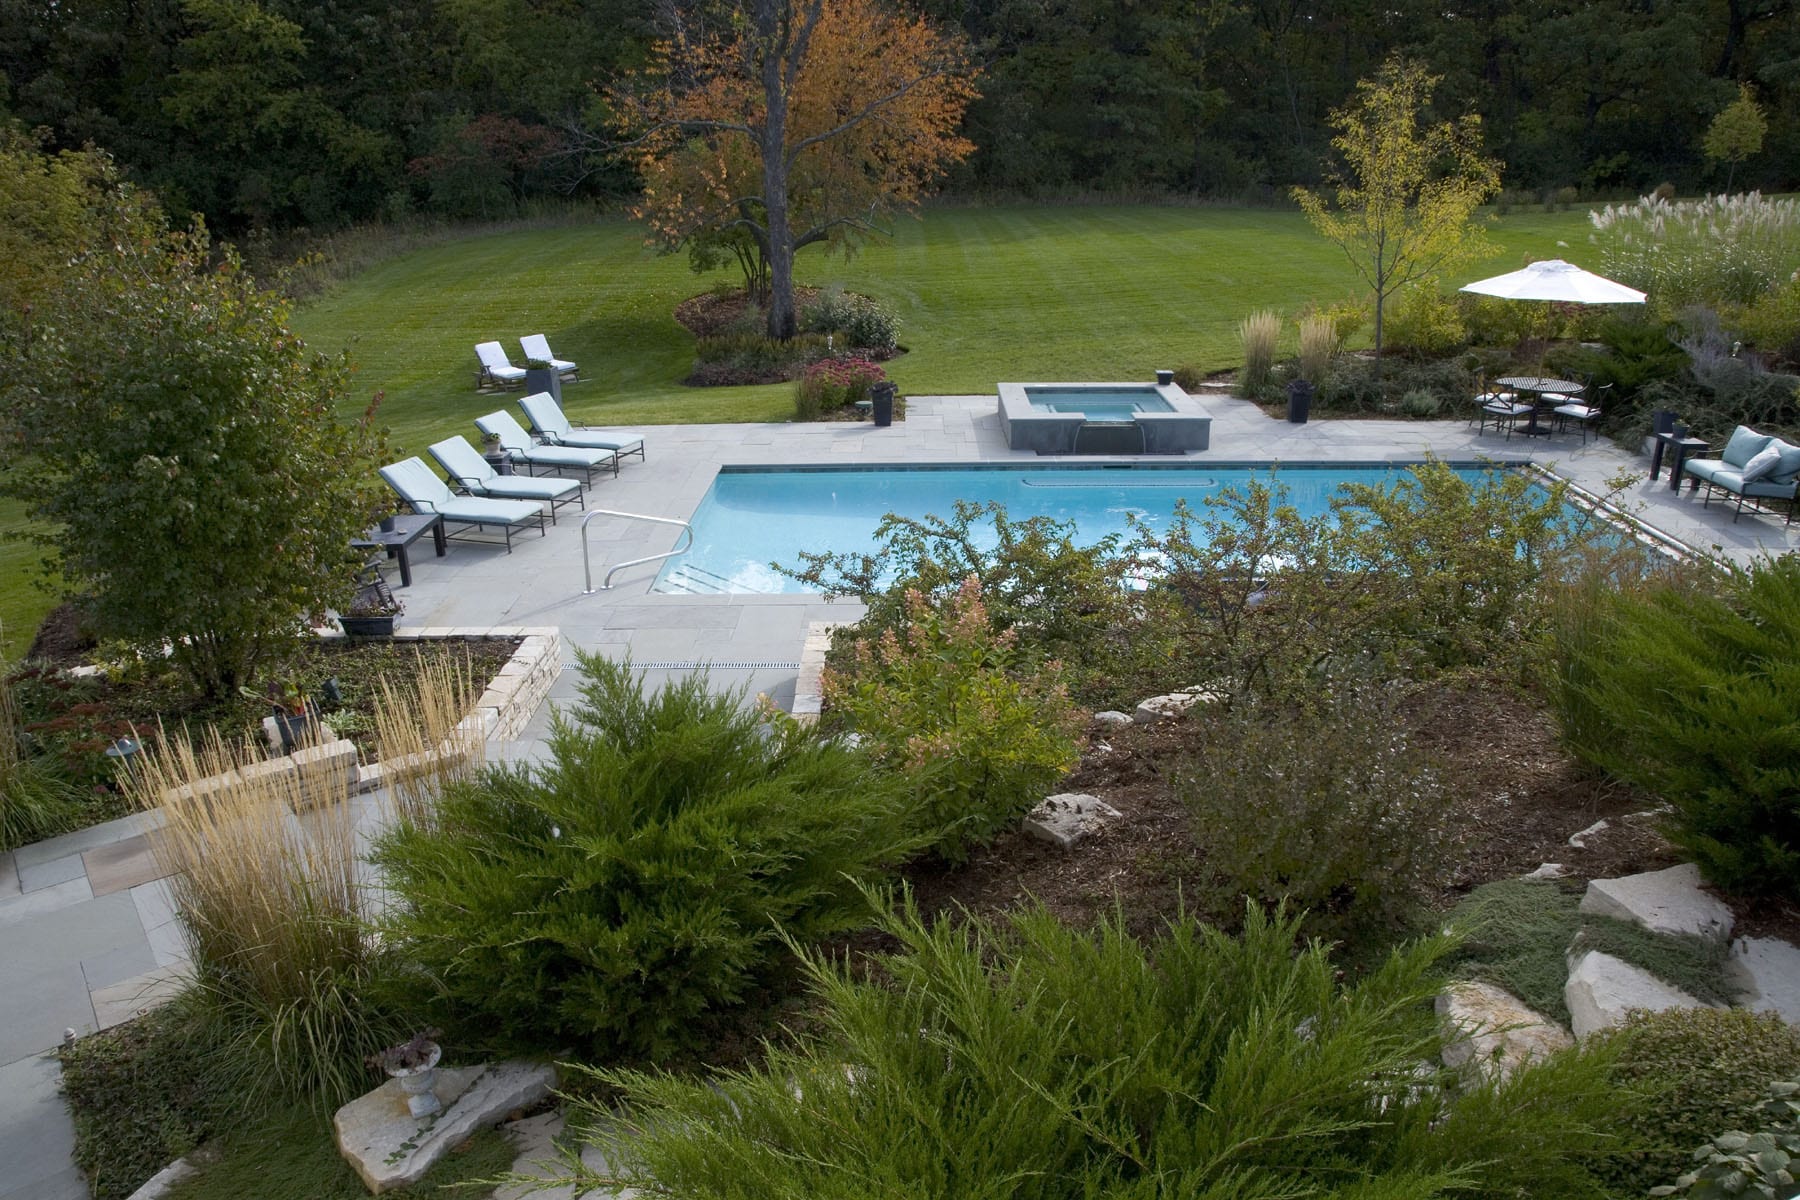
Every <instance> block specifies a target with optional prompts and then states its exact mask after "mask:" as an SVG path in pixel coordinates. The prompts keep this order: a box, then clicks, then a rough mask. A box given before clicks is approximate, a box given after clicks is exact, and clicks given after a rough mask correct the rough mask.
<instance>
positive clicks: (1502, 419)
mask: <svg viewBox="0 0 1800 1200" xmlns="http://www.w3.org/2000/svg"><path fill="white" fill-rule="evenodd" d="M1536 411H1537V406H1536V405H1532V404H1526V403H1525V402H1523V401H1522V400H1520V399H1519V397H1518V394H1517V393H1516V392H1495V391H1489V390H1488V386H1487V380H1485V379H1482V380H1478V381H1477V382H1476V393H1475V415H1474V416H1473V417H1471V418H1470V420H1472V421H1480V422H1481V428H1479V429H1477V430H1476V432H1477V433H1485V432H1486V431H1487V427H1488V426H1489V425H1492V426H1493V427H1494V432H1495V433H1499V432H1500V430H1501V428H1502V427H1503V426H1504V427H1505V429H1506V438H1507V440H1508V441H1511V440H1512V431H1513V426H1515V425H1517V424H1518V423H1519V422H1520V421H1521V420H1522V419H1524V418H1526V417H1529V416H1531V414H1532V413H1534V412H1536Z"/></svg>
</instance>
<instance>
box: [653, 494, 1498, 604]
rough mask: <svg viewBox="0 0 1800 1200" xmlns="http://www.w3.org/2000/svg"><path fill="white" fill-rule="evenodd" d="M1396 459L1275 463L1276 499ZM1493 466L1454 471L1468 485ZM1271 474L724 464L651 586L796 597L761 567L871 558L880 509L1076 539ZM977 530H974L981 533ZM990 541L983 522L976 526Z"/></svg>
mask: <svg viewBox="0 0 1800 1200" xmlns="http://www.w3.org/2000/svg"><path fill="white" fill-rule="evenodd" d="M1406 465H1407V464H1404V463H1402V464H1394V465H1391V466H1390V465H1382V466H1363V467H1343V466H1330V467H1306V466H1294V465H1283V466H1282V467H1281V468H1280V471H1279V473H1278V476H1277V477H1278V479H1279V482H1280V483H1281V485H1282V486H1283V487H1285V488H1286V489H1287V497H1286V502H1287V503H1289V504H1291V505H1293V506H1294V507H1295V508H1296V509H1298V510H1299V512H1300V513H1301V515H1302V516H1305V517H1315V516H1323V515H1325V514H1326V513H1328V512H1329V511H1330V501H1331V498H1332V496H1333V495H1335V494H1336V493H1337V490H1338V488H1339V487H1341V486H1342V485H1344V484H1346V483H1372V484H1381V483H1392V482H1394V481H1395V480H1396V479H1397V478H1398V477H1399V476H1400V475H1401V474H1403V473H1404V471H1405V469H1406ZM1491 469H1493V468H1487V467H1479V466H1471V465H1461V464H1459V465H1457V472H1458V473H1459V474H1461V475H1463V476H1464V477H1465V478H1468V479H1471V480H1478V479H1480V478H1482V477H1483V475H1484V474H1485V472H1486V471H1488V470H1491ZM1271 474H1275V473H1274V472H1271V470H1270V468H1269V467H1268V466H1266V465H1263V466H1237V467H1220V466H1208V467H1173V468H1170V467H1127V468H1116V467H1081V466H1071V467H1030V468H1020V467H1017V466H1013V465H1010V464H1009V465H1006V466H993V467H955V468H938V467H925V468H921V467H901V468H887V469H880V468H874V469H870V468H853V469H837V468H816V469H810V470H809V469H780V470H765V469H760V468H757V469H742V468H739V469H734V468H731V467H726V468H724V469H723V470H721V471H720V472H719V475H718V478H717V479H716V480H714V482H713V486H712V489H711V490H710V491H708V492H707V494H706V497H705V499H703V500H702V501H701V502H700V506H699V508H697V509H695V510H694V515H693V518H692V521H693V526H694V544H693V549H692V550H690V551H689V552H688V553H686V554H683V555H680V556H678V557H676V558H672V559H668V560H666V561H665V562H664V564H663V569H662V572H661V573H660V574H659V575H658V576H657V580H656V583H655V584H654V586H653V587H652V589H651V590H653V591H657V592H723V593H731V594H754V593H765V594H767V593H777V592H804V591H806V589H805V588H804V587H802V586H801V585H800V584H799V583H797V582H795V581H794V580H792V579H789V578H787V577H786V576H783V575H779V574H777V573H776V572H775V571H773V570H772V569H770V566H769V564H770V563H780V564H781V565H783V566H786V567H795V568H797V567H799V566H801V565H802V564H801V561H800V551H802V550H808V551H812V552H815V553H817V552H820V551H828V550H829V551H836V552H839V553H844V552H848V553H856V554H873V553H875V551H876V549H877V545H876V542H875V529H876V527H877V526H878V525H879V524H880V523H881V518H882V517H883V516H885V515H886V514H888V513H899V514H900V515H902V516H907V517H914V518H918V517H924V516H928V515H933V514H935V515H937V516H942V517H948V516H949V515H950V513H951V508H952V504H953V502H954V501H956V500H959V499H961V500H972V501H976V502H979V503H986V502H987V501H990V500H995V501H999V502H1000V503H1001V504H1003V505H1005V506H1006V514H1007V516H1008V517H1009V518H1011V519H1013V520H1022V519H1024V518H1026V517H1038V516H1043V517H1052V518H1055V519H1056V520H1059V521H1072V522H1074V523H1075V525H1076V527H1077V531H1078V532H1077V537H1078V540H1080V541H1083V542H1096V541H1099V540H1100V539H1101V538H1103V537H1105V536H1106V535H1107V534H1109V533H1118V534H1125V535H1127V536H1129V532H1130V530H1129V527H1128V523H1127V518H1128V516H1135V517H1137V518H1138V520H1139V521H1140V522H1141V523H1142V524H1144V525H1147V526H1149V527H1150V528H1151V529H1153V530H1159V531H1160V530H1164V529H1166V528H1167V527H1168V524H1169V520H1170V518H1171V517H1172V516H1173V515H1174V512H1175V504H1176V501H1177V500H1186V501H1187V503H1188V506H1189V507H1190V508H1192V509H1194V510H1195V511H1196V512H1199V511H1201V509H1202V505H1203V502H1204V501H1205V499H1206V498H1207V497H1209V496H1217V495H1219V494H1220V493H1222V492H1223V491H1225V490H1226V489H1227V488H1232V487H1236V488H1239V489H1240V490H1241V489H1242V488H1243V486H1244V485H1245V484H1246V483H1248V482H1249V481H1250V480H1252V479H1262V480H1265V481H1266V480H1268V479H1269V478H1270V476H1271ZM982 528H983V526H979V525H978V526H977V527H976V531H977V532H980V531H981V529H982ZM985 528H986V530H987V531H988V535H989V538H990V539H991V537H992V526H991V525H987V526H985Z"/></svg>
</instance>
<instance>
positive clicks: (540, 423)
mask: <svg viewBox="0 0 1800 1200" xmlns="http://www.w3.org/2000/svg"><path fill="white" fill-rule="evenodd" d="M519 407H520V408H522V409H524V410H525V419H526V420H528V421H530V422H531V432H533V433H535V434H537V436H538V437H539V438H541V439H543V440H544V441H546V442H549V443H550V444H551V445H552V446H586V447H588V448H589V449H591V450H611V451H612V452H613V453H615V454H617V455H618V456H619V457H620V458H624V457H625V456H626V455H628V454H635V455H637V456H638V457H639V458H646V456H645V454H644V435H643V434H641V433H633V432H632V431H631V430H628V429H593V428H589V427H585V426H575V425H571V424H569V418H568V417H567V416H565V415H564V414H563V410H562V405H560V404H558V403H557V402H556V400H555V398H554V397H552V396H551V395H550V393H549V392H538V393H537V394H536V395H533V396H522V397H520V399H519ZM646 461H648V459H647V458H646Z"/></svg>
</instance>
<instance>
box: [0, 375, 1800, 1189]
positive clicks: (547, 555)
mask: <svg viewBox="0 0 1800 1200" xmlns="http://www.w3.org/2000/svg"><path fill="white" fill-rule="evenodd" d="M1204 401H1205V403H1206V404H1207V405H1208V407H1209V408H1210V409H1211V410H1212V413H1213V417H1214V421H1213V448H1212V450H1210V451H1209V452H1207V453H1204V454H1195V455H1188V456H1186V457H1185V458H1184V459H1181V460H1171V459H1166V458H1164V459H1157V460H1154V461H1157V462H1161V463H1169V462H1172V461H1180V462H1182V463H1184V464H1189V465H1195V466H1204V465H1205V464H1207V463H1236V462H1266V461H1271V460H1277V461H1286V462H1393V461H1406V460H1416V459H1419V458H1422V457H1424V456H1426V455H1428V454H1431V455H1436V456H1438V457H1441V458H1446V459H1452V460H1474V459H1483V458H1485V459H1491V460H1496V461H1525V460H1534V461H1537V462H1540V463H1543V464H1546V465H1548V466H1550V467H1551V468H1552V469H1553V470H1555V471H1556V472H1557V473H1559V474H1560V475H1562V476H1563V477H1564V478H1567V479H1569V480H1570V481H1571V482H1573V483H1575V484H1577V485H1579V486H1581V487H1582V488H1584V489H1587V490H1589V491H1592V492H1596V493H1602V492H1606V491H1608V486H1607V482H1606V481H1607V480H1608V479H1609V478H1610V477H1612V476H1614V475H1617V474H1619V473H1620V472H1621V471H1631V472H1635V473H1636V476H1637V478H1636V480H1635V481H1634V482H1632V483H1630V484H1629V485H1628V486H1627V487H1626V488H1625V489H1624V491H1623V493H1622V494H1621V495H1620V496H1619V500H1620V501H1621V503H1623V504H1624V505H1625V506H1626V507H1627V508H1628V509H1635V510H1636V511H1637V514H1638V516H1639V517H1640V519H1642V520H1643V521H1645V522H1646V523H1647V524H1649V525H1651V526H1653V527H1655V528H1656V529H1659V530H1661V531H1663V532H1664V533H1666V534H1668V535H1669V536H1671V537H1674V538H1675V539H1677V540H1679V541H1682V542H1684V543H1686V544H1688V545H1690V546H1693V547H1696V548H1698V549H1701V550H1704V551H1711V552H1713V553H1716V554H1719V555H1721V556H1723V557H1725V558H1728V559H1731V560H1732V561H1735V562H1739V563H1743V562H1746V561H1748V560H1749V559H1750V558H1752V557H1753V556H1755V555H1758V554H1768V553H1779V552H1783V551H1789V550H1794V549H1796V548H1800V527H1790V526H1784V525H1783V524H1782V523H1781V521H1780V520H1779V519H1771V518H1769V517H1767V516H1745V517H1744V518H1743V519H1741V520H1739V521H1737V522H1735V523H1734V522H1733V521H1732V520H1731V513H1730V511H1729V510H1727V509H1722V508H1720V507H1718V506H1713V507H1711V508H1709V509H1702V507H1701V506H1700V504H1699V503H1698V502H1697V501H1695V500H1693V499H1690V498H1689V497H1688V496H1687V495H1686V494H1685V493H1683V494H1681V495H1680V496H1677V495H1676V494H1675V493H1673V492H1671V491H1670V490H1669V489H1668V486H1667V477H1666V476H1665V477H1664V478H1663V479H1662V480H1660V481H1658V482H1656V483H1654V484H1652V483H1649V482H1647V481H1646V480H1645V479H1644V475H1645V473H1646V472H1647V469H1648V460H1647V459H1646V458H1645V457H1644V456H1642V455H1640V454H1637V453H1635V452H1634V450H1633V449H1630V448H1623V447H1618V446H1615V445H1613V444H1612V443H1611V442H1608V441H1606V440H1604V439H1596V440H1593V441H1590V442H1588V443H1587V444H1586V445H1585V446H1584V445H1580V444H1578V442H1577V440H1576V438H1575V437H1574V436H1572V435H1571V436H1567V437H1557V438H1545V439H1529V438H1523V437H1515V438H1512V439H1510V440H1509V439H1506V438H1504V437H1502V436H1501V435H1498V434H1492V433H1481V432H1479V431H1476V430H1474V429H1472V428H1470V427H1469V426H1468V425H1467V424H1465V423H1464V422H1463V421H1460V420H1450V421H1435V422H1413V421H1383V420H1371V421H1317V422H1313V423H1310V424H1306V425H1290V424H1288V423H1286V422H1285V421H1282V420H1279V419H1276V418H1271V417H1269V416H1266V415H1265V414H1264V413H1263V412H1262V411H1261V410H1260V409H1257V408H1256V407H1255V406H1254V405H1251V404H1248V403H1245V402H1242V401H1237V400H1232V399H1230V398H1228V397H1222V396H1217V395H1211V394H1209V395H1207V396H1205V397H1204ZM909 407H910V413H909V416H908V419H906V420H905V421H902V422H900V423H898V424H896V425H894V426H893V427H891V428H888V429H876V428H874V426H873V425H871V424H868V423H835V424H816V425H687V426H672V427H657V428H649V429H646V430H645V431H644V432H645V433H646V435H647V439H648V445H649V448H650V458H649V461H648V462H642V463H640V462H638V461H636V460H633V461H631V462H630V463H628V464H627V465H626V466H625V467H624V469H623V471H622V472H621V474H620V476H619V477H618V478H617V479H604V480H601V481H599V482H598V483H597V484H596V485H595V486H594V487H593V488H592V489H591V490H590V492H589V501H588V503H589V505H590V507H591V508H604V509H618V510H623V511H626V512H637V513H644V514H649V515H653V516H661V517H673V518H678V519H685V518H687V517H689V516H690V515H691V514H692V513H693V511H694V509H695V508H696V507H697V506H698V504H699V503H700V501H701V499H702V498H703V497H704V496H705V495H706V492H707V489H708V488H710V487H711V486H712V483H713V480H714V478H715V476H716V475H717V473H718V470H719V468H720V467H721V466H722V465H726V464H737V465H744V466H788V465H807V464H836V465H858V466H865V465H877V464H902V465H904V464H924V463H969V462H978V461H987V462H1018V463H1019V464H1020V465H1022V466H1037V465H1042V464H1044V463H1046V462H1053V461H1058V460H1046V459H1040V458H1038V457H1037V456H1036V455H1033V454H1029V453H1024V452H1015V451H1012V450H1009V449H1007V448H1006V446H1005V445H1004V443H1003V440H1002V436H1001V432H1000V428H999V421H998V418H997V416H996V414H995V399H994V397H993V396H992V395H991V394H989V395H980V396H944V397H916V398H914V399H913V400H912V401H911V403H910V406H909ZM1062 461H1129V460H1115V459H1098V460H1096V459H1086V460H1072V459H1071V460H1062ZM677 536H678V530H677V529H676V528H674V527H672V526H666V525H657V524H650V523H644V522H635V521H630V520H625V519H620V518H616V517H604V516H596V517H594V518H593V520H592V521H591V523H590V524H589V527H588V538H587V540H588V549H589V553H590V556H591V560H592V565H593V579H594V583H595V584H596V585H598V584H599V583H600V581H601V578H602V577H603V576H604V575H605V573H606V571H607V570H608V569H609V567H610V566H611V565H613V564H616V563H621V562H624V561H626V560H628V559H633V558H639V557H643V556H645V555H649V554H660V553H662V552H664V551H667V550H668V549H670V548H671V547H672V546H673V545H675V543H676V538H677ZM581 546H582V534H581V521H580V519H579V518H569V517H565V518H564V519H563V520H562V521H561V522H559V523H558V524H557V525H556V526H555V527H553V528H552V529H551V530H550V531H549V534H548V536H546V537H543V538H538V537H527V538H524V539H522V540H519V541H517V542H516V543H515V545H514V550H513V553H511V554H507V553H506V552H505V551H504V549H503V548H501V547H498V546H486V545H477V544H471V543H466V542H452V543H451V547H450V551H449V554H448V555H447V556H446V557H445V558H442V559H439V558H436V557H434V556H431V555H425V556H421V557H420V558H419V559H418V560H417V561H416V562H415V563H414V584H413V586H412V587H409V588H404V589H399V591H398V594H399V595H400V597H401V599H402V600H404V601H405V604H406V611H405V613H404V614H403V615H402V616H401V618H400V625H401V626H402V628H405V629H423V628H445V629H480V630H485V629H487V628H490V627H492V626H495V625H507V626H554V627H556V628H558V629H559V630H560V632H561V636H562V638H563V640H564V644H565V648H566V651H567V652H566V653H565V658H566V659H567V660H568V662H567V663H566V664H565V666H572V665H573V657H574V655H573V653H572V652H573V650H574V649H575V648H577V647H579V648H584V649H588V650H591V651H594V652H597V653H600V654H603V655H606V656H608V657H613V658H617V657H622V656H623V655H625V654H627V653H629V654H630V656H631V657H632V659H633V661H634V662H636V663H638V664H640V665H642V666H643V667H644V675H645V680H646V683H647V684H648V685H649V686H651V687H656V686H659V685H660V684H662V683H664V682H667V681H671V680H675V679H680V678H684V677H686V676H687V675H689V674H691V673H692V672H693V671H695V670H699V669H702V667H703V666H704V667H705V669H707V670H708V672H709V675H710V678H711V680H712V682H713V684H714V685H715V686H718V687H741V688H743V689H745V691H746V693H747V694H749V695H751V696H754V695H756V694H758V693H763V694H767V695H768V696H770V697H771V699H773V700H774V701H775V702H776V703H777V704H781V705H784V706H786V705H789V704H791V703H792V701H793V696H794V684H795V677H796V674H797V670H798V660H799V656H800V647H801V643H802V641H803V639H804V636H805V630H806V626H807V624H808V623H809V622H811V621H845V620H854V619H855V618H856V616H857V615H859V613H860V612H861V606H860V605H858V604H857V603H855V602H854V601H850V600H840V601H836V602H826V601H824V600H823V599H821V598H820V597H818V596H810V595H800V594H791V595H765V596H720V595H661V594H653V593H651V592H650V587H651V584H652V581H653V580H654V579H655V577H656V574H657V570H658V567H659V566H660V564H658V563H650V564H643V565H639V566H634V567H630V568H627V569H625V570H624V571H621V572H620V574H619V576H618V577H617V579H616V581H615V582H616V586H614V587H613V588H612V589H611V590H608V591H600V592H597V593H595V594H593V595H584V594H583V589H584V586H585V580H584V576H583V570H582V554H581ZM812 548H813V549H817V550H825V549H830V547H828V546H817V547H812ZM579 683H580V680H579V677H578V675H577V673H576V672H575V671H573V670H570V669H565V670H564V672H563V674H562V676H561V677H560V678H558V679H557V680H556V681H555V683H554V684H553V685H552V686H551V688H550V695H549V702H548V703H547V704H545V705H543V706H541V707H540V709H539V710H538V712H537V713H535V714H534V715H533V716H532V718H531V719H530V721H529V722H528V723H527V725H526V728H525V730H524V733H523V735H522V737H521V738H520V739H519V740H518V741H516V742H514V743H512V744H508V745H504V746H493V747H490V748H489V757H490V759H493V760H507V761H529V760H534V759H537V758H539V757H540V756H541V755H542V754H543V753H544V745H543V739H544V738H545V736H546V735H547V734H548V731H549V726H550V719H551V717H550V714H551V711H552V709H553V708H554V707H555V706H558V705H563V706H567V705H570V704H572V703H574V702H576V700H577V699H578V697H579ZM357 804H358V806H359V809H358V830H359V834H360V835H361V836H363V837H365V838H366V837H367V836H369V834H370V833H371V832H372V831H373V829H374V827H375V825H376V823H377V819H376V817H375V815H374V814H375V813H376V811H377V808H376V806H377V804H378V798H377V797H363V798H360V799H359V800H358V801H357ZM159 823H160V815H159V814H156V813H142V814H136V815H134V816H132V817H130V818H126V819H124V820H121V821H115V822H110V823H108V824H107V825H105V826H98V827H96V828H94V829H90V830H83V831H81V832H78V833H74V834H69V835H66V836H64V837H60V838H54V839H51V840H50V841H47V842H43V843H39V844H38V845H35V846H27V847H22V848H21V849H20V850H19V851H17V852H16V854H12V855H0V962H4V963H6V964H7V970H8V980H7V982H8V987H7V989H5V990H4V991H0V1200H24V1198H25V1197H31V1198H32V1200H61V1198H62V1197H63V1196H68V1197H77V1196H84V1195H85V1190H84V1189H83V1187H82V1185H81V1183H80V1180H79V1179H78V1178H77V1177H76V1175H75V1172H74V1170H73V1168H72V1167H71V1166H70V1164H69V1149H70V1146H71V1145H72V1131H71V1129H70V1126H69V1122H68V1118H67V1115H66V1113H65V1112H64V1111H63V1108H62V1105H61V1102H60V1100H59V1099H58V1098H57V1096H56V1094H55V1080H56V1067H55V1064H54V1062H53V1061H51V1060H48V1059H45V1058H44V1057H42V1052H43V1051H45V1050H47V1049H49V1048H50V1047H52V1046H54V1045H55V1044H56V1042H57V1041H58V1040H59V1039H60V1037H61V1035H62V1031H63V1029H64V1028H66V1027H74V1028H77V1029H81V1030H86V1029H90V1028H92V1027H94V1025H95V1024H96V1023H97V1022H98V1023H100V1024H103V1025H110V1024H111V1023H113V1022H114V1021H117V1020H123V1019H126V1018H128V1017H130V1016H131V1015H133V1014H134V1013H135V1012H136V1011H138V1010H139V1009H140V1008H142V1007H144V1006H146V1005H148V1004H153V1003H156V1002H158V1001H160V1000H161V999H163V998H165V997H166V996H167V995H169V994H171V993H172V992H173V991H174V990H175V989H176V988H177V987H179V986H180V984H181V980H182V979H183V978H184V977H185V973H186V971H187V970H188V964H187V950H186V945H185V943H184V942H183V940H182V937H181V928H180V925H179V924H178V923H177V922H176V920H175V918H174V911H173V907H172V905H171V904H170V900H169V892H168V882H167V880H161V879H156V878H155V877H154V871H155V868H154V864H153V860H152V859H151V858H150V856H149V854H148V850H147V846H146V845H145V843H144V839H143V838H142V836H141V835H142V834H144V833H145V832H146V831H148V830H150V829H152V828H154V827H156V826H157V825H158V824H159Z"/></svg>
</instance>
